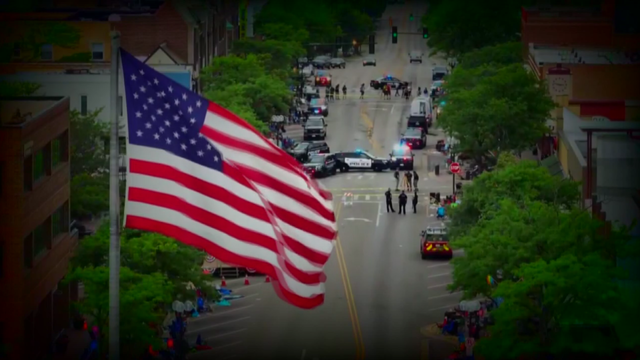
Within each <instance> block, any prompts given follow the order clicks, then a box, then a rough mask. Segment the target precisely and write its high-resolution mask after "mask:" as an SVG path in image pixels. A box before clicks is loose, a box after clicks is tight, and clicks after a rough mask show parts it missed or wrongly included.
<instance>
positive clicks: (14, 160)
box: [0, 97, 78, 360]
mask: <svg viewBox="0 0 640 360" xmlns="http://www.w3.org/2000/svg"><path fill="white" fill-rule="evenodd" d="M0 144H2V151H1V152H0V204H2V206H1V207H0V228H1V229H2V232H1V233H0V288H2V289H4V290H6V291H2V296H1V297H0V304H1V305H2V309H4V311H2V312H0V343H4V344H8V345H9V353H8V354H7V355H6V357H5V356H2V358H8V359H16V360H17V359H40V358H43V356H44V354H46V353H48V352H50V349H51V344H52V343H53V341H54V339H55V338H56V336H57V335H58V334H59V333H60V332H61V331H62V330H63V329H65V328H66V327H68V326H69V323H70V317H71V315H70V314H71V313H70V306H69V305H70V304H71V302H73V301H75V300H76V299H77V295H78V294H77V292H78V290H77V289H78V287H77V284H63V283H61V280H62V279H63V278H64V276H65V274H66V272H67V269H68V264H69V259H70V256H71V254H72V252H73V249H74V248H75V246H76V245H77V241H78V240H77V234H76V233H75V232H73V231H71V229H70V226H69V192H70V190H69V171H70V170H69V99H68V98H62V97H29V98H6V99H0Z"/></svg>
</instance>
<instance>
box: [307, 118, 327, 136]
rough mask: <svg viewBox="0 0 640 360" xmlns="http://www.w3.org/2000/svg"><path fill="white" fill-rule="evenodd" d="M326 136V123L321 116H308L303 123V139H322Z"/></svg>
mask: <svg viewBox="0 0 640 360" xmlns="http://www.w3.org/2000/svg"><path fill="white" fill-rule="evenodd" d="M326 138H327V123H326V122H325V121H324V118H323V117H315V116H310V117H309V119H308V120H307V122H306V123H305V124H304V135H303V140H324V139H326Z"/></svg>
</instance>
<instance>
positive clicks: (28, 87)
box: [0, 81, 42, 97]
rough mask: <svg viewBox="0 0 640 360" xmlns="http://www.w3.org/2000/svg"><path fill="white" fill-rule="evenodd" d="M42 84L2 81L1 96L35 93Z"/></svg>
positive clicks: (0, 83)
mask: <svg viewBox="0 0 640 360" xmlns="http://www.w3.org/2000/svg"><path fill="white" fill-rule="evenodd" d="M41 87H42V86H41V85H40V84H37V83H32V82H24V81H0V97H18V96H29V95H33V94H34V93H35V92H36V91H38V90H39V89H40V88H41Z"/></svg>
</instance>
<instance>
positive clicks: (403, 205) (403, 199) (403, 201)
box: [398, 190, 407, 215]
mask: <svg viewBox="0 0 640 360" xmlns="http://www.w3.org/2000/svg"><path fill="white" fill-rule="evenodd" d="M398 203H399V205H400V210H398V215H401V214H404V215H407V194H405V193H404V190H402V193H401V194H400V195H399V196H398Z"/></svg>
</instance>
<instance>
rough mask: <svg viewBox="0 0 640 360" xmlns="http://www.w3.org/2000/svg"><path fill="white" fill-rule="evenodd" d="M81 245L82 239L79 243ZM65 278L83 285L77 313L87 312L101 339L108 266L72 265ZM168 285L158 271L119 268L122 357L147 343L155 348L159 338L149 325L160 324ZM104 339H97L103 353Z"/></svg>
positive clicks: (132, 354) (105, 330) (105, 321)
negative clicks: (143, 271)
mask: <svg viewBox="0 0 640 360" xmlns="http://www.w3.org/2000/svg"><path fill="white" fill-rule="evenodd" d="M80 244H81V245H82V244H83V243H82V242H81V243H80ZM65 281H79V282H82V284H83V285H84V295H85V296H84V298H83V299H82V300H81V301H80V302H78V303H77V304H76V306H77V309H78V311H79V312H80V313H81V314H85V315H88V317H89V318H90V319H91V320H92V324H94V325H97V326H98V328H99V329H100V331H101V336H102V337H103V338H107V337H108V334H109V332H108V327H109V323H108V319H109V268H108V267H107V266H96V267H91V266H87V267H76V268H74V269H73V271H71V273H70V274H69V275H68V276H67V277H66V278H65ZM171 300H172V299H171V284H170V283H169V282H168V280H167V278H166V276H164V275H162V274H160V273H150V274H140V273H136V272H134V271H132V270H131V269H129V268H127V267H126V266H123V267H121V268H120V341H121V351H122V353H123V357H124V358H134V357H135V356H139V354H141V353H142V351H144V349H145V348H147V347H148V346H149V345H152V346H155V347H156V348H158V347H159V346H160V345H161V342H162V340H161V339H160V338H159V336H158V335H159V334H158V333H157V331H156V330H155V329H154V328H152V327H151V326H150V325H151V324H152V323H156V324H158V323H162V320H163V318H164V316H165V315H166V312H165V311H163V309H164V306H165V305H166V304H169V303H170V302H171ZM107 343H108V342H107V341H104V340H103V341H100V346H101V349H100V350H101V351H102V352H104V350H105V345H106V344H107Z"/></svg>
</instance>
